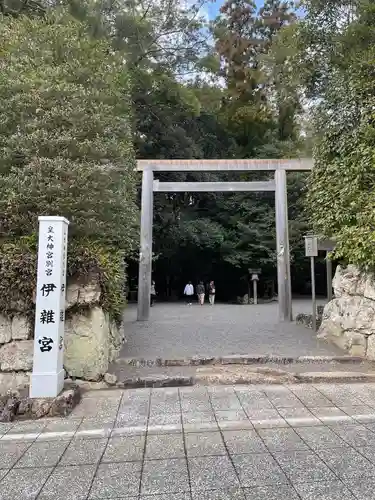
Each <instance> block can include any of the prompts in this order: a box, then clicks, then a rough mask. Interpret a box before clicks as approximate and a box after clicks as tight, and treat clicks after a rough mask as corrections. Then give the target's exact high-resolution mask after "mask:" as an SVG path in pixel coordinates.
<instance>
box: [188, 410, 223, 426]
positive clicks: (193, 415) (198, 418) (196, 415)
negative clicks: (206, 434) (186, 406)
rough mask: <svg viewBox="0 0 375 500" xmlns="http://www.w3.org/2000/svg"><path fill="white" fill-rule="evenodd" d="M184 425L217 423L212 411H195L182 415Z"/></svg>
mask: <svg viewBox="0 0 375 500" xmlns="http://www.w3.org/2000/svg"><path fill="white" fill-rule="evenodd" d="M182 421H183V423H184V424H201V423H206V422H210V423H215V422H216V419H215V415H214V413H213V412H212V411H195V412H187V413H183V414H182Z"/></svg>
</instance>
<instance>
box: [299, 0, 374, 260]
mask: <svg viewBox="0 0 375 500" xmlns="http://www.w3.org/2000/svg"><path fill="white" fill-rule="evenodd" d="M305 3H306V7H307V13H308V14H307V16H306V18H305V19H304V20H303V21H301V23H300V26H299V29H298V33H297V38H296V40H297V44H296V46H297V49H298V50H297V51H296V58H299V63H300V65H299V68H300V71H301V74H302V76H303V80H302V83H303V84H304V85H305V88H306V89H307V90H308V91H309V95H310V96H311V97H312V98H318V99H319V100H318V101H317V104H316V105H315V106H314V108H313V111H314V112H313V118H314V132H315V137H316V141H315V150H314V155H315V169H314V172H313V175H312V176H311V179H310V183H309V193H308V208H309V214H310V216H311V220H312V222H313V224H314V228H315V230H316V231H317V232H318V233H319V234H322V235H324V236H326V237H334V238H336V240H337V249H336V251H335V255H336V257H337V258H339V259H342V260H344V261H346V262H350V263H352V264H356V265H359V266H360V267H362V268H370V269H371V270H374V269H375V254H374V245H375V211H374V206H375V198H374V186H375V174H374V172H375V155H374V137H375V127H374V95H375V82H374V73H373V68H374V61H375V6H374V4H373V2H371V1H368V0H356V1H351V2H347V1H343V0H335V1H330V2H327V3H323V2H320V1H317V0H309V1H306V2H305ZM323 19H324V23H323V22H322V20H323ZM312 47H314V50H312Z"/></svg>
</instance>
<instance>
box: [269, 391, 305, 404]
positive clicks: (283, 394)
mask: <svg viewBox="0 0 375 500" xmlns="http://www.w3.org/2000/svg"><path fill="white" fill-rule="evenodd" d="M265 393H266V396H267V397H268V399H269V400H270V401H271V403H272V404H273V405H274V406H275V407H276V408H303V406H304V405H303V403H301V401H300V400H299V399H298V398H297V397H296V396H295V395H294V394H293V393H292V392H291V391H290V390H289V389H287V388H286V387H277V388H276V387H267V389H266V390H265Z"/></svg>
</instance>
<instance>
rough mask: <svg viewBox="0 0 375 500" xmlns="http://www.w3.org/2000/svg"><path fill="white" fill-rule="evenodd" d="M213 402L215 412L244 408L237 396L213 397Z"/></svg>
mask: <svg viewBox="0 0 375 500" xmlns="http://www.w3.org/2000/svg"><path fill="white" fill-rule="evenodd" d="M211 404H212V407H213V409H214V411H215V412H218V411H230V410H231V411H234V410H238V411H240V410H242V407H241V403H240V402H239V400H238V398H237V396H233V397H223V398H215V399H211Z"/></svg>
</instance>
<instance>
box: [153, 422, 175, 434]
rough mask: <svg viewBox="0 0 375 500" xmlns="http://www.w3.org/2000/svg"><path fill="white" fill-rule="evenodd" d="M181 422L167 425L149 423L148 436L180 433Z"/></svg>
mask: <svg viewBox="0 0 375 500" xmlns="http://www.w3.org/2000/svg"><path fill="white" fill-rule="evenodd" d="M181 433H182V424H181V423H179V424H168V425H149V426H148V428H147V434H148V435H149V436H153V435H160V434H181Z"/></svg>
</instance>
